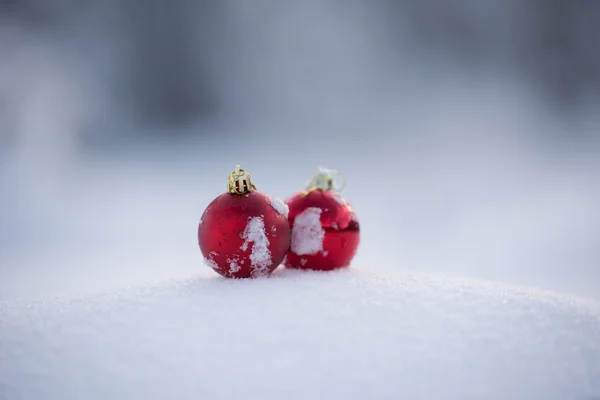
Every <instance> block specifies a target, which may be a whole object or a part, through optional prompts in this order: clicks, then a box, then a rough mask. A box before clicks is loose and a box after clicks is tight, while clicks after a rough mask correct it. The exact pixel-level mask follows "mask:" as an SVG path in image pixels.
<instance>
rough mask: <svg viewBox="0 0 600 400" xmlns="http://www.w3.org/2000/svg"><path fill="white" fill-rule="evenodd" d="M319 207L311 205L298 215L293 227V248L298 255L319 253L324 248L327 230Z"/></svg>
mask: <svg viewBox="0 0 600 400" xmlns="http://www.w3.org/2000/svg"><path fill="white" fill-rule="evenodd" d="M321 212H322V210H321V209H320V208H318V207H309V208H307V209H306V210H304V211H302V212H301V213H300V214H298V215H297V216H296V219H295V220H294V227H293V228H292V244H291V250H292V251H293V252H294V253H296V254H297V255H300V256H301V255H306V254H317V253H318V252H319V251H322V250H323V239H324V238H325V230H324V229H323V227H322V226H321V220H320V219H321Z"/></svg>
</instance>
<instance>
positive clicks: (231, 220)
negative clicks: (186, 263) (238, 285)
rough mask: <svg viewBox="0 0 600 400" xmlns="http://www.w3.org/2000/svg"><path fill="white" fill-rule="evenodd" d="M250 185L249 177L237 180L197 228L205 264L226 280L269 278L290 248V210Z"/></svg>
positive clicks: (209, 209) (213, 202) (210, 206)
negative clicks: (267, 276) (288, 211)
mask: <svg viewBox="0 0 600 400" xmlns="http://www.w3.org/2000/svg"><path fill="white" fill-rule="evenodd" d="M240 173H244V171H243V170H241V172H240ZM249 182H250V181H249V175H248V180H247V182H244V181H238V180H236V181H235V182H234V183H233V188H232V184H231V182H230V188H229V192H228V193H224V194H222V195H220V196H218V197H217V198H216V199H214V200H213V201H212V202H211V203H210V204H209V205H208V207H207V208H206V210H205V211H204V213H203V214H202V218H201V219H200V224H199V226H198V244H199V246H200V250H201V251H202V254H203V256H204V259H205V261H206V264H207V265H208V266H209V267H211V268H212V269H213V270H215V271H216V272H217V273H219V274H221V275H223V276H224V277H227V278H256V277H259V276H265V275H269V274H270V273H271V272H273V271H274V270H275V268H277V267H278V266H279V264H281V262H282V261H283V258H284V257H285V254H286V252H287V251H288V249H289V246H290V235H291V230H290V226H289V223H288V220H287V206H286V205H285V204H284V203H283V202H282V201H281V200H278V199H275V198H272V197H271V196H268V195H266V194H264V193H261V192H259V191H257V190H255V189H254V190H252V188H253V185H252V184H250V183H249ZM232 192H233V193H232ZM238 193H242V194H238Z"/></svg>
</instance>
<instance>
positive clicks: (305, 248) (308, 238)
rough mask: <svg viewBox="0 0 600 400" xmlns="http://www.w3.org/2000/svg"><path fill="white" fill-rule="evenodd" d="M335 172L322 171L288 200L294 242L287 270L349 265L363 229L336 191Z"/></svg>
mask: <svg viewBox="0 0 600 400" xmlns="http://www.w3.org/2000/svg"><path fill="white" fill-rule="evenodd" d="M335 174H336V172H335V171H330V170H326V169H320V170H319V173H317V175H315V177H314V178H313V179H312V181H311V183H310V185H309V188H308V189H307V190H306V191H304V192H301V193H298V194H296V195H294V196H292V197H291V198H290V199H288V200H287V201H286V203H287V205H288V207H289V221H290V225H291V227H292V242H291V246H290V250H289V251H288V253H287V256H286V258H285V261H284V263H285V266H286V267H288V268H300V269H313V270H322V271H330V270H334V269H338V268H342V267H347V266H348V265H350V262H351V261H352V258H354V255H355V254H356V251H357V249H358V243H359V240H360V229H359V224H358V219H357V217H356V214H355V213H354V210H353V209H352V207H351V206H350V204H348V202H347V201H346V200H345V199H344V198H343V197H341V196H340V195H339V194H338V193H337V191H336V190H335V188H334V185H333V175H335Z"/></svg>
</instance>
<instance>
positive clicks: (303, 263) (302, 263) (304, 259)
mask: <svg viewBox="0 0 600 400" xmlns="http://www.w3.org/2000/svg"><path fill="white" fill-rule="evenodd" d="M306 263H307V261H306V258H301V259H300V265H302V266H305V265H306Z"/></svg>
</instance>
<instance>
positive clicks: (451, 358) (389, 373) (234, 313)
mask: <svg viewBox="0 0 600 400" xmlns="http://www.w3.org/2000/svg"><path fill="white" fill-rule="evenodd" d="M206 275H207V276H206V277H205V278H194V279H190V280H186V281H169V282H165V283H162V284H157V285H155V286H150V287H145V288H137V289H130V290H128V291H120V292H109V293H106V294H103V295H96V296H90V297H87V298H86V297H84V298H79V299H73V300H68V301H60V300H53V301H48V302H45V303H23V304H19V303H13V304H5V305H4V306H1V305H0V344H1V349H2V351H0V398H2V399H17V398H18V399H23V400H38V399H45V400H64V399H87V400H95V399H99V400H100V399H102V400H105V399H115V400H119V399H127V400H137V399H140V400H148V399H156V398H176V399H217V398H219V399H240V398H244V399H261V400H263V399H264V400H270V399H283V398H285V399H308V398H310V399H336V398H340V399H347V400H351V399H361V400H362V399H367V398H371V399H398V398H406V399H432V400H438V399H457V400H463V399H499V400H506V399H544V400H564V399H594V398H599V396H600V379H598V377H599V376H600V304H598V303H593V302H586V301H583V300H578V299H575V298H569V297H563V296H558V295H555V294H551V293H548V292H540V291H535V290H530V289H523V288H519V287H511V286H506V285H500V284H489V283H484V282H477V281H465V280H458V279H446V278H443V277H435V276H418V275H404V274H399V273H381V272H380V273H373V272H367V271H364V270H359V269H351V270H345V271H337V272H333V273H311V272H305V271H290V270H279V271H278V272H276V274H275V275H274V276H273V277H272V278H270V279H260V280H228V279H223V278H220V277H217V276H214V274H212V273H209V272H207V273H206ZM209 275H210V276H209Z"/></svg>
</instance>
